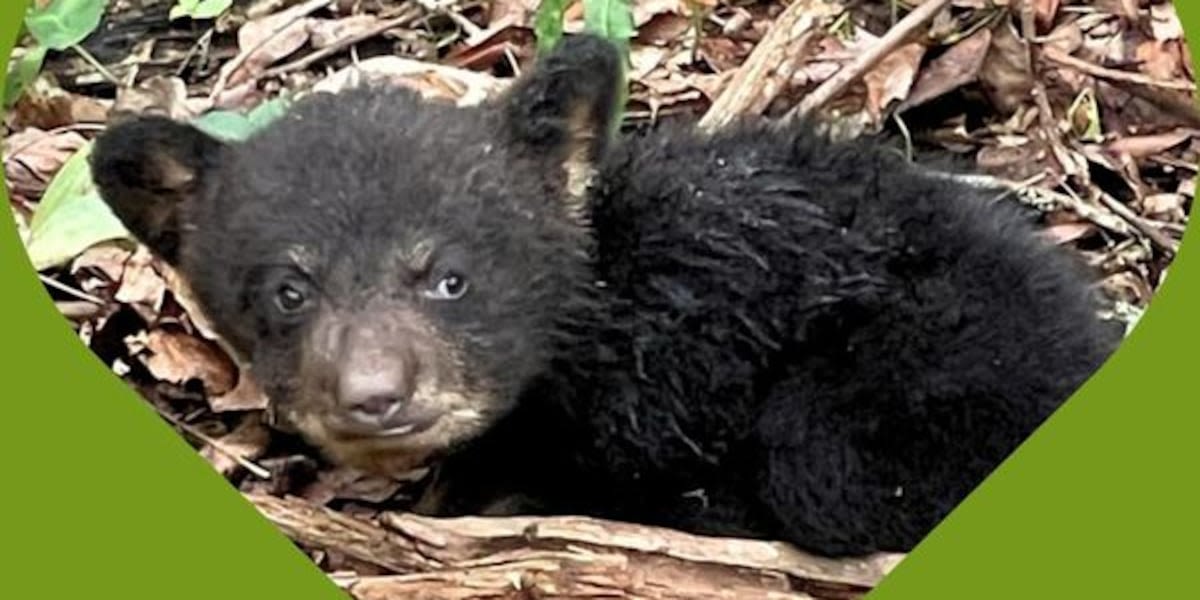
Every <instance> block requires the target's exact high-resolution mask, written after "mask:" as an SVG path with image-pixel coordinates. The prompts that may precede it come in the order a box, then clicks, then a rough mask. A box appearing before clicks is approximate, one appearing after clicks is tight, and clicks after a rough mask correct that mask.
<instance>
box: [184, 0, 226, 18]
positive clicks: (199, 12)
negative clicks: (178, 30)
mask: <svg viewBox="0 0 1200 600" xmlns="http://www.w3.org/2000/svg"><path fill="white" fill-rule="evenodd" d="M230 6H233V0H178V2H177V3H176V4H175V6H172V7H171V13H170V15H169V16H170V19H171V20H172V21H174V20H175V19H179V18H182V17H188V18H189V19H193V20H196V21H199V20H201V19H215V18H217V17H219V16H221V14H222V13H224V12H225V11H227V10H229V7H230Z"/></svg>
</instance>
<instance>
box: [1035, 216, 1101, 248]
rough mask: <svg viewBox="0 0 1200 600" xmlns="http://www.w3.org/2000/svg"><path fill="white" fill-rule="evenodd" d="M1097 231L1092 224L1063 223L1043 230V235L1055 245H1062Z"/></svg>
mask: <svg viewBox="0 0 1200 600" xmlns="http://www.w3.org/2000/svg"><path fill="white" fill-rule="evenodd" d="M1096 231H1098V228H1097V227H1096V226H1095V225H1093V224H1092V223H1087V222H1078V223H1063V224H1060V225H1052V226H1050V227H1047V228H1045V229H1044V230H1043V232H1044V234H1045V235H1046V236H1047V237H1049V238H1050V240H1051V241H1053V242H1054V243H1055V244H1059V245H1063V244H1069V243H1071V242H1074V241H1077V240H1080V239H1082V238H1085V237H1087V236H1089V235H1092V234H1093V233H1095V232H1096Z"/></svg>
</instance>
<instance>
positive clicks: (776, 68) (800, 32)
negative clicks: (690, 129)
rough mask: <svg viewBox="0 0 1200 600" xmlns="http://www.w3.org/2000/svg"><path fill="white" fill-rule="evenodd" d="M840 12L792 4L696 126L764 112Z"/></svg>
mask: <svg viewBox="0 0 1200 600" xmlns="http://www.w3.org/2000/svg"><path fill="white" fill-rule="evenodd" d="M938 1H941V0H938ZM841 11H842V7H841V6H839V5H837V4H834V3H832V2H827V1H826V0H795V2H792V4H791V5H789V6H788V7H787V8H786V9H784V11H783V12H782V13H781V14H780V15H779V16H778V17H777V18H776V19H775V23H774V24H773V25H771V29H770V30H769V31H767V34H766V35H765V36H764V37H763V39H762V41H761V42H759V43H758V45H757V46H755V47H754V51H753V52H751V53H750V56H749V57H747V58H746V61H745V62H744V63H742V66H740V67H738V69H737V71H736V72H735V73H734V75H733V78H732V79H731V80H730V82H729V84H728V85H727V86H726V87H725V91H723V92H721V95H720V96H719V97H717V99H716V101H714V102H713V104H712V107H711V108H709V109H708V112H707V113H705V115H704V117H703V118H702V119H700V123H699V125H700V127H701V128H702V129H706V130H709V131H712V130H715V129H720V128H721V127H725V126H726V125H729V124H730V123H732V122H733V121H735V120H737V119H739V118H741V117H743V116H746V115H753V114H758V113H761V112H762V111H763V110H764V109H766V107H767V106H768V105H769V104H770V103H771V101H772V100H774V99H775V97H776V96H778V95H779V93H780V92H782V91H783V89H784V88H785V87H786V86H787V83H788V80H789V79H791V76H792V72H793V71H794V70H795V67H796V65H797V64H799V62H800V61H801V60H803V59H804V56H803V53H802V52H801V50H803V49H804V47H805V46H807V45H808V44H809V42H810V41H811V40H812V38H813V37H815V36H816V35H817V34H818V33H820V32H821V31H822V30H823V29H824V25H827V21H829V20H832V19H833V18H834V17H835V16H836V15H837V14H838V13H840V12H841Z"/></svg>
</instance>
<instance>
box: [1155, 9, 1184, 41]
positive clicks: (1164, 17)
mask: <svg viewBox="0 0 1200 600" xmlns="http://www.w3.org/2000/svg"><path fill="white" fill-rule="evenodd" d="M1150 30H1151V32H1152V33H1153V35H1154V39H1156V40H1160V41H1164V42H1165V41H1168V40H1182V39H1183V24H1182V23H1180V22H1179V15H1177V14H1176V13H1175V5H1174V4H1173V3H1171V2H1163V3H1161V4H1151V5H1150Z"/></svg>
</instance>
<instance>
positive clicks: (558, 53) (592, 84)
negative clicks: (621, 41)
mask: <svg viewBox="0 0 1200 600" xmlns="http://www.w3.org/2000/svg"><path fill="white" fill-rule="evenodd" d="M620 61H621V57H620V54H619V52H618V51H617V47H616V46H615V45H613V44H612V43H611V42H609V41H607V40H605V39H603V38H600V37H597V36H594V35H587V34H584V35H576V36H572V37H568V38H565V39H563V40H562V41H561V42H559V44H558V46H557V47H556V48H555V49H554V50H553V51H551V52H550V53H549V54H547V55H546V56H544V57H543V58H541V59H540V60H539V61H538V64H537V65H536V66H535V67H534V69H533V70H532V72H530V73H529V74H528V75H526V76H525V77H524V78H522V79H521V80H519V81H517V82H516V83H515V84H513V88H512V89H511V90H510V91H509V92H508V94H506V95H505V96H504V98H503V99H502V101H501V102H502V104H501V110H502V111H503V113H504V121H505V127H506V129H507V134H508V135H509V136H510V138H511V141H512V142H513V143H514V144H516V145H517V146H518V147H522V148H523V149H524V150H525V151H527V152H530V153H532V154H533V155H537V156H545V157H547V158H548V159H552V160H554V161H556V163H558V164H561V165H562V166H563V169H564V170H565V174H566V189H567V193H568V195H570V196H572V197H574V198H576V199H579V198H581V197H582V196H583V194H584V191H585V188H586V185H587V183H588V179H589V178H590V175H591V173H592V172H593V170H594V165H595V162H596V161H597V160H598V159H599V157H600V155H601V154H602V153H603V152H604V150H605V148H606V146H607V144H608V136H609V131H610V129H611V127H612V125H613V119H614V118H615V115H616V111H617V108H618V107H617V106H616V102H617V97H618V93H619V91H620V88H619V86H620V85H622V84H623V82H622V81H621V79H622V77H624V72H625V70H624V69H623V68H622V67H621V63H620Z"/></svg>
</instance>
